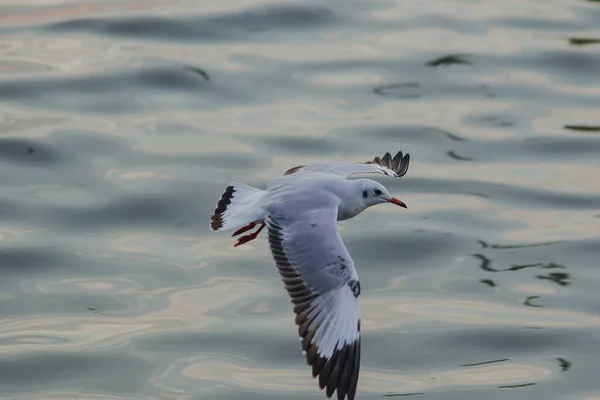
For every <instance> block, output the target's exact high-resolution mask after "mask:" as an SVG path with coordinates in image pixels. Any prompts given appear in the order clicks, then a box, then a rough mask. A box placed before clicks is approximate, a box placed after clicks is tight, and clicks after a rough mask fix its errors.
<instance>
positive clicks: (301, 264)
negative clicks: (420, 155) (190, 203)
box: [210, 151, 410, 400]
mask: <svg viewBox="0 0 600 400" xmlns="http://www.w3.org/2000/svg"><path fill="white" fill-rule="evenodd" d="M409 162H410V156H409V155H408V154H406V155H403V154H402V152H401V151H399V152H398V153H397V154H396V155H395V156H394V157H392V156H391V154H390V153H386V154H385V155H384V156H383V157H381V158H380V157H375V158H374V159H373V161H367V162H332V163H313V164H306V165H298V166H296V167H293V168H290V169H288V170H287V171H285V172H284V174H283V175H282V176H280V177H279V178H277V179H275V180H273V181H272V182H270V183H269V184H268V185H267V188H266V189H265V190H260V189H257V188H254V187H252V186H248V185H245V184H243V183H239V182H231V183H230V184H229V186H227V188H226V189H225V192H223V194H222V195H221V199H220V200H219V202H218V204H217V207H216V209H215V212H214V214H213V215H212V217H211V218H210V228H211V229H212V230H213V231H221V230H228V229H236V231H235V232H234V233H233V235H232V236H237V235H240V234H242V233H244V232H247V231H249V230H251V229H253V228H255V227H256V226H257V225H258V224H260V226H259V227H258V229H257V230H256V231H255V232H253V233H250V234H246V235H244V236H241V237H239V239H238V241H237V243H236V244H235V246H236V247H237V246H240V245H242V244H244V243H247V242H249V241H251V240H253V239H255V238H256V237H257V236H258V234H259V233H260V232H261V231H262V230H263V228H265V227H266V228H267V236H268V242H269V247H270V250H271V253H272V255H273V259H274V261H275V264H276V266H277V269H278V270H279V274H280V275H281V279H282V281H283V283H284V285H285V288H286V290H287V292H288V295H289V296H290V299H291V302H292V303H293V304H294V313H295V315H296V319H295V322H296V325H298V335H299V337H300V342H301V344H302V350H303V353H304V355H305V356H306V361H307V363H308V365H309V366H312V375H313V377H314V378H316V377H318V378H319V387H320V388H321V389H325V391H326V395H327V397H331V396H333V394H334V392H336V391H337V397H338V400H343V399H344V398H345V397H347V398H348V400H353V399H354V396H355V394H356V387H357V384H358V372H359V369H360V310H359V303H358V296H359V295H360V282H359V280H358V274H357V272H356V268H355V267H354V262H353V261H352V258H351V257H350V254H349V253H348V250H346V247H345V246H344V243H343V242H342V239H341V237H340V235H339V232H338V230H337V224H336V221H342V220H346V219H349V218H352V217H355V216H356V215H358V214H360V213H361V212H363V211H364V210H365V209H367V208H368V207H371V206H374V205H376V204H382V203H392V204H395V205H398V206H400V207H404V208H406V204H404V203H403V202H402V201H401V200H398V199H397V198H395V197H393V196H392V195H391V194H390V193H389V192H388V190H387V189H386V188H385V187H384V186H383V185H381V184H380V183H379V182H376V181H373V180H370V179H353V180H350V179H347V178H348V176H349V175H353V174H364V173H376V174H383V175H387V176H391V177H396V178H398V177H401V176H404V175H405V174H406V172H407V171H408V164H409Z"/></svg>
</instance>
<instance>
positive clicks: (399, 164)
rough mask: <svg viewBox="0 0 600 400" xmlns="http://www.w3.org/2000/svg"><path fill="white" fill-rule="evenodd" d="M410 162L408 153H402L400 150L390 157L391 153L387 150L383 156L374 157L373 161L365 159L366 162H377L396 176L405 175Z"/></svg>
mask: <svg viewBox="0 0 600 400" xmlns="http://www.w3.org/2000/svg"><path fill="white" fill-rule="evenodd" d="M409 163H410V155H409V154H408V153H407V154H406V155H404V154H403V153H402V152H401V151H399V152H398V153H396V155H395V156H394V157H393V158H392V155H391V154H390V153H389V152H388V153H385V154H384V156H383V157H381V158H379V157H375V158H374V159H373V161H367V164H377V165H380V166H382V167H385V168H388V169H390V170H392V171H394V173H395V174H396V177H398V178H399V177H401V176H404V175H406V172H408V164H409Z"/></svg>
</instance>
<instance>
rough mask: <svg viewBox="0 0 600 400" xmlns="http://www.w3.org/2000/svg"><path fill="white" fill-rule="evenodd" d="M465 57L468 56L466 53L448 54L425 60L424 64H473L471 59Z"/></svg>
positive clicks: (437, 65)
mask: <svg viewBox="0 0 600 400" xmlns="http://www.w3.org/2000/svg"><path fill="white" fill-rule="evenodd" d="M467 57H469V55H468V54H462V55H460V54H450V55H447V56H444V57H440V58H436V59H434V60H431V61H427V62H426V63H425V65H427V66H428V67H439V66H443V67H447V66H448V65H452V64H466V65H471V64H473V63H472V62H471V61H469V60H467Z"/></svg>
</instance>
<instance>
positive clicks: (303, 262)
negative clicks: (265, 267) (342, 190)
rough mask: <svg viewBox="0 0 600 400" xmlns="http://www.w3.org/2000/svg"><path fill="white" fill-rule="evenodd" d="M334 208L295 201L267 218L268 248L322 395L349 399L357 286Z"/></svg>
mask: <svg viewBox="0 0 600 400" xmlns="http://www.w3.org/2000/svg"><path fill="white" fill-rule="evenodd" d="M336 219H337V207H334V206H331V207H329V206H327V207H326V208H320V209H316V210H307V209H306V207H302V205H301V204H300V203H297V204H293V203H292V204H290V203H285V204H284V205H275V206H273V207H272V208H271V209H270V211H269V213H268V214H267V218H266V224H267V227H268V235H269V245H270V248H271V253H272V254H273V258H274V260H275V263H276V264H277V268H278V269H279V273H280V275H281V278H282V280H283V282H284V284H285V288H286V289H287V292H288V294H289V296H290V298H291V302H292V303H293V304H294V313H295V314H296V324H297V325H298V335H299V336H300V341H301V343H302V349H303V353H304V354H305V355H306V361H307V363H308V365H311V366H312V374H313V377H317V376H318V377H319V387H320V388H321V389H326V394H327V397H331V396H332V395H333V393H334V392H335V391H336V390H337V397H338V399H339V400H343V399H344V397H345V396H347V397H348V399H349V400H352V399H354V395H355V393H356V386H357V383H358V372H359V368H360V310H359V304H358V296H359V295H360V283H359V281H358V275H357V273H356V269H355V268H354V263H353V262H352V259H351V258H350V255H349V254H348V251H347V250H346V247H345V246H344V243H343V242H342V239H341V238H340V235H339V234H338V231H337V225H336Z"/></svg>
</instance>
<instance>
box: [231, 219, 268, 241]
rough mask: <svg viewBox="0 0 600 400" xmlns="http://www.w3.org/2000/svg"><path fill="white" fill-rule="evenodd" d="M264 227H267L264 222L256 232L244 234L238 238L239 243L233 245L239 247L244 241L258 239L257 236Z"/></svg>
mask: <svg viewBox="0 0 600 400" xmlns="http://www.w3.org/2000/svg"><path fill="white" fill-rule="evenodd" d="M264 227H265V223H264V222H263V223H262V224H261V226H260V227H259V228H258V229H257V230H256V232H253V233H250V234H248V235H244V236H242V237H241V238H239V239H238V241H237V243H236V244H234V245H233V247H238V246H240V245H242V244H244V243H248V242H249V241H251V240H254V239H256V237H257V236H258V234H259V233H260V231H262V230H263V228H264Z"/></svg>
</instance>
